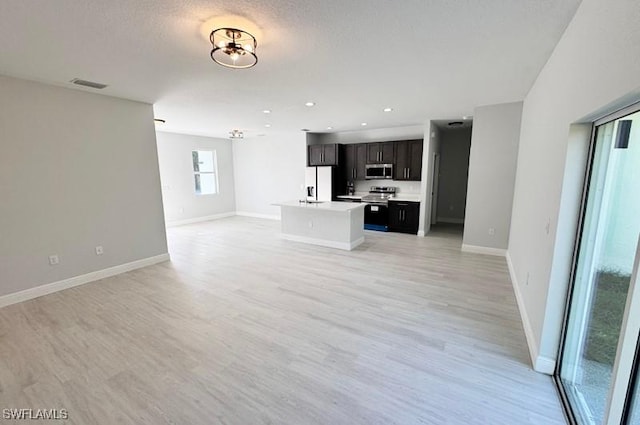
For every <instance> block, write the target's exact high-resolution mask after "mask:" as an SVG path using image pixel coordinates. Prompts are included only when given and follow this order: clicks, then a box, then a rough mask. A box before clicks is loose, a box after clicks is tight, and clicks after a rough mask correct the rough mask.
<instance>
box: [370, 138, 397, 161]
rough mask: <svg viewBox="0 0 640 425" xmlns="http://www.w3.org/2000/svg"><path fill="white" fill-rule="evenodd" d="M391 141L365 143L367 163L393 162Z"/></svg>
mask: <svg viewBox="0 0 640 425" xmlns="http://www.w3.org/2000/svg"><path fill="white" fill-rule="evenodd" d="M393 156H394V149H393V142H376V143H367V164H393V163H394V157H393Z"/></svg>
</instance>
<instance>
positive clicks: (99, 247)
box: [96, 245, 104, 255]
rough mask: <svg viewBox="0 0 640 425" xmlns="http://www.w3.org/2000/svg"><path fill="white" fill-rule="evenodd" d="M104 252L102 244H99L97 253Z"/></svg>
mask: <svg viewBox="0 0 640 425" xmlns="http://www.w3.org/2000/svg"><path fill="white" fill-rule="evenodd" d="M102 254H104V248H103V247H102V245H98V246H97V247H96V255H102Z"/></svg>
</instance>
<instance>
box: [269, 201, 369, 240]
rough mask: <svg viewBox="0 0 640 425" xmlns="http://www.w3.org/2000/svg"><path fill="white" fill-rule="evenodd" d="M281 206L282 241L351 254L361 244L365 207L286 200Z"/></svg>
mask: <svg viewBox="0 0 640 425" xmlns="http://www.w3.org/2000/svg"><path fill="white" fill-rule="evenodd" d="M276 205H278V206H280V209H281V218H282V233H281V237H282V238H283V239H287V240H291V241H296V242H304V243H309V244H314V245H321V246H327V247H330V248H338V249H344V250H347V251H351V250H352V249H354V248H355V247H357V246H358V245H360V244H361V243H362V242H364V207H365V204H362V203H357V202H307V201H287V202H281V203H279V204H276Z"/></svg>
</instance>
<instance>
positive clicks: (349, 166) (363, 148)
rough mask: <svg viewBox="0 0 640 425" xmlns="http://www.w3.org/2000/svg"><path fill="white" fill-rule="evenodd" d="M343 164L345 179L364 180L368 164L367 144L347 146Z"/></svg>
mask: <svg viewBox="0 0 640 425" xmlns="http://www.w3.org/2000/svg"><path fill="white" fill-rule="evenodd" d="M343 164H344V167H343V173H344V178H345V179H346V180H347V181H355V180H364V179H365V165H366V164H367V144H366V143H356V144H352V145H345V152H344V161H343Z"/></svg>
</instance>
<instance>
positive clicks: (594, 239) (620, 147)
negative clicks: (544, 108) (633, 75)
mask: <svg viewBox="0 0 640 425" xmlns="http://www.w3.org/2000/svg"><path fill="white" fill-rule="evenodd" d="M594 131H595V132H594V141H593V146H592V162H591V166H590V172H589V176H588V182H587V184H588V186H587V188H588V189H587V190H586V193H585V201H584V206H583V219H582V229H581V233H580V236H579V243H578V248H577V250H576V260H575V266H574V270H573V282H572V291H571V296H570V304H569V308H568V317H567V321H566V329H565V333H564V341H563V347H562V351H561V356H560V364H559V369H558V372H557V375H558V377H559V382H560V385H561V386H562V390H563V393H564V396H565V400H566V402H567V403H568V404H569V405H570V408H571V411H572V413H573V416H574V418H575V421H576V422H577V423H578V424H581V425H583V424H584V425H600V424H603V423H608V420H609V419H608V418H609V417H610V416H609V410H610V407H611V401H612V400H611V396H612V394H613V392H614V391H613V389H614V387H616V386H620V385H622V384H621V382H622V381H621V380H620V379H619V378H620V377H619V376H618V372H619V370H618V369H617V363H616V360H617V358H618V354H619V342H620V340H621V335H624V332H622V331H623V327H624V326H626V322H627V315H626V314H625V311H626V307H627V302H628V301H629V300H628V299H627V298H628V297H629V296H630V295H629V294H631V292H630V287H631V285H632V275H633V272H634V265H635V259H636V251H637V246H638V237H639V234H640V112H635V113H633V114H630V115H627V116H624V117H621V118H618V119H615V120H613V121H609V122H606V123H602V124H600V125H598V126H596V128H595V130H594ZM621 332H622V334H621ZM634 344H635V338H634ZM627 384H628V380H627ZM618 423H619V422H618ZM630 423H638V424H639V425H640V422H630Z"/></svg>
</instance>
